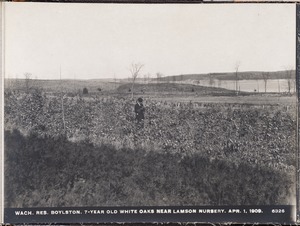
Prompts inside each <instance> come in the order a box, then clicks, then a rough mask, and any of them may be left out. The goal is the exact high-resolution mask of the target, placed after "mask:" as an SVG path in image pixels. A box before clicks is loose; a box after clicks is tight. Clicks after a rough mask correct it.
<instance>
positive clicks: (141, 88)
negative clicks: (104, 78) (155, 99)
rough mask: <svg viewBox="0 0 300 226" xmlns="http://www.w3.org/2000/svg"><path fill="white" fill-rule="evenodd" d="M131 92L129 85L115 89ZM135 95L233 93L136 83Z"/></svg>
mask: <svg viewBox="0 0 300 226" xmlns="http://www.w3.org/2000/svg"><path fill="white" fill-rule="evenodd" d="M130 90H131V84H130V83H127V84H124V85H120V86H119V87H118V88H117V92H120V93H129V92H130ZM134 92H135V93H153V92H159V93H169V94H171V93H177V94H178V93H197V94H200V95H233V94H234V93H235V91H232V90H228V89H223V88H215V87H206V86H199V85H192V84H178V83H149V84H140V83H137V84H135V85H134Z"/></svg>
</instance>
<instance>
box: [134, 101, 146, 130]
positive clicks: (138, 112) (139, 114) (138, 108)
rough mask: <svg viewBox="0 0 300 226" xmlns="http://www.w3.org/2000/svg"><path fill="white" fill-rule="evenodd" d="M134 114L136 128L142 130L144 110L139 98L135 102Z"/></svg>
mask: <svg viewBox="0 0 300 226" xmlns="http://www.w3.org/2000/svg"><path fill="white" fill-rule="evenodd" d="M134 112H135V119H136V122H137V125H138V128H144V119H145V116H144V113H145V108H144V105H143V99H142V98H141V97H140V98H138V99H137V101H136V105H135V106H134Z"/></svg>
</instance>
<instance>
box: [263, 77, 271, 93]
mask: <svg viewBox="0 0 300 226" xmlns="http://www.w3.org/2000/svg"><path fill="white" fill-rule="evenodd" d="M262 78H263V80H264V83H265V93H266V92H267V83H268V79H269V78H270V73H269V72H263V73H262Z"/></svg>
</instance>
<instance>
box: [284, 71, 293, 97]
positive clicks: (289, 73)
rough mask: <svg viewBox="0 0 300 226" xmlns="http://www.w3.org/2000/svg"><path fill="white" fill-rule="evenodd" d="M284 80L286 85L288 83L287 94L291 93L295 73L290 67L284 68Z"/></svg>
mask: <svg viewBox="0 0 300 226" xmlns="http://www.w3.org/2000/svg"><path fill="white" fill-rule="evenodd" d="M285 73H286V79H287V83H288V92H289V94H291V93H292V88H293V87H294V89H295V80H296V78H295V71H294V70H293V67H292V66H289V67H286V71H285Z"/></svg>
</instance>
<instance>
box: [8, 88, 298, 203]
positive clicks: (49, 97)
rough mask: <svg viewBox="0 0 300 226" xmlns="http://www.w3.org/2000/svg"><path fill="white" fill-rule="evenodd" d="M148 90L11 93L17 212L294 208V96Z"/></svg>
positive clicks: (11, 198)
mask: <svg viewBox="0 0 300 226" xmlns="http://www.w3.org/2000/svg"><path fill="white" fill-rule="evenodd" d="M151 86H154V85H153V84H152V85H151ZM141 87H142V89H139V88H141ZM146 88H149V86H148V87H146V86H145V85H137V87H136V90H137V93H135V97H137V96H140V95H143V98H144V104H145V107H146V112H145V122H144V128H143V129H140V128H139V127H138V126H137V125H136V122H135V119H134V117H135V116H134V112H133V107H134V104H135V100H131V98H130V92H128V90H127V89H128V85H121V86H119V88H118V89H117V90H107V91H101V92H98V93H93V92H91V93H89V94H87V95H82V94H80V95H78V94H76V93H75V94H72V93H59V92H57V90H50V91H49V90H48V91H47V92H43V91H42V90H40V89H38V90H36V89H34V90H31V91H30V92H28V93H25V92H24V91H22V90H18V91H16V90H12V91H9V92H6V93H5V130H6V131H5V149H6V151H5V153H6V154H5V158H6V162H7V164H6V168H5V174H6V175H10V176H9V177H7V178H6V183H7V184H6V187H7V188H8V189H7V191H6V199H5V202H6V204H7V206H9V207H20V205H21V206H22V207H25V206H26V207H36V206H74V205H76V206H116V205H229V204H230V205H254V204H265V205H267V204H291V202H292V201H291V197H292V195H291V194H292V189H291V188H292V187H293V185H294V183H295V177H294V175H295V159H296V158H295V153H296V105H295V102H294V99H295V97H294V96H289V95H281V96H280V95H279V94H268V95H261V94H257V95H255V94H249V93H245V94H244V93H240V95H238V96H236V94H235V93H233V92H232V91H228V90H225V89H218V88H208V87H201V86H198V87H197V88H195V87H194V86H188V85H176V86H174V85H172V86H171V85H170V84H160V85H159V86H157V87H156V90H154V87H150V88H149V90H147V89H146ZM166 88H168V89H169V90H166ZM193 88H194V90H193V91H192V90H191V89H193ZM178 90H179V91H178ZM151 91H152V92H151ZM217 95H218V96H217ZM12 185H14V186H12ZM21 185H22V186H21ZM16 194H17V195H16Z"/></svg>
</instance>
